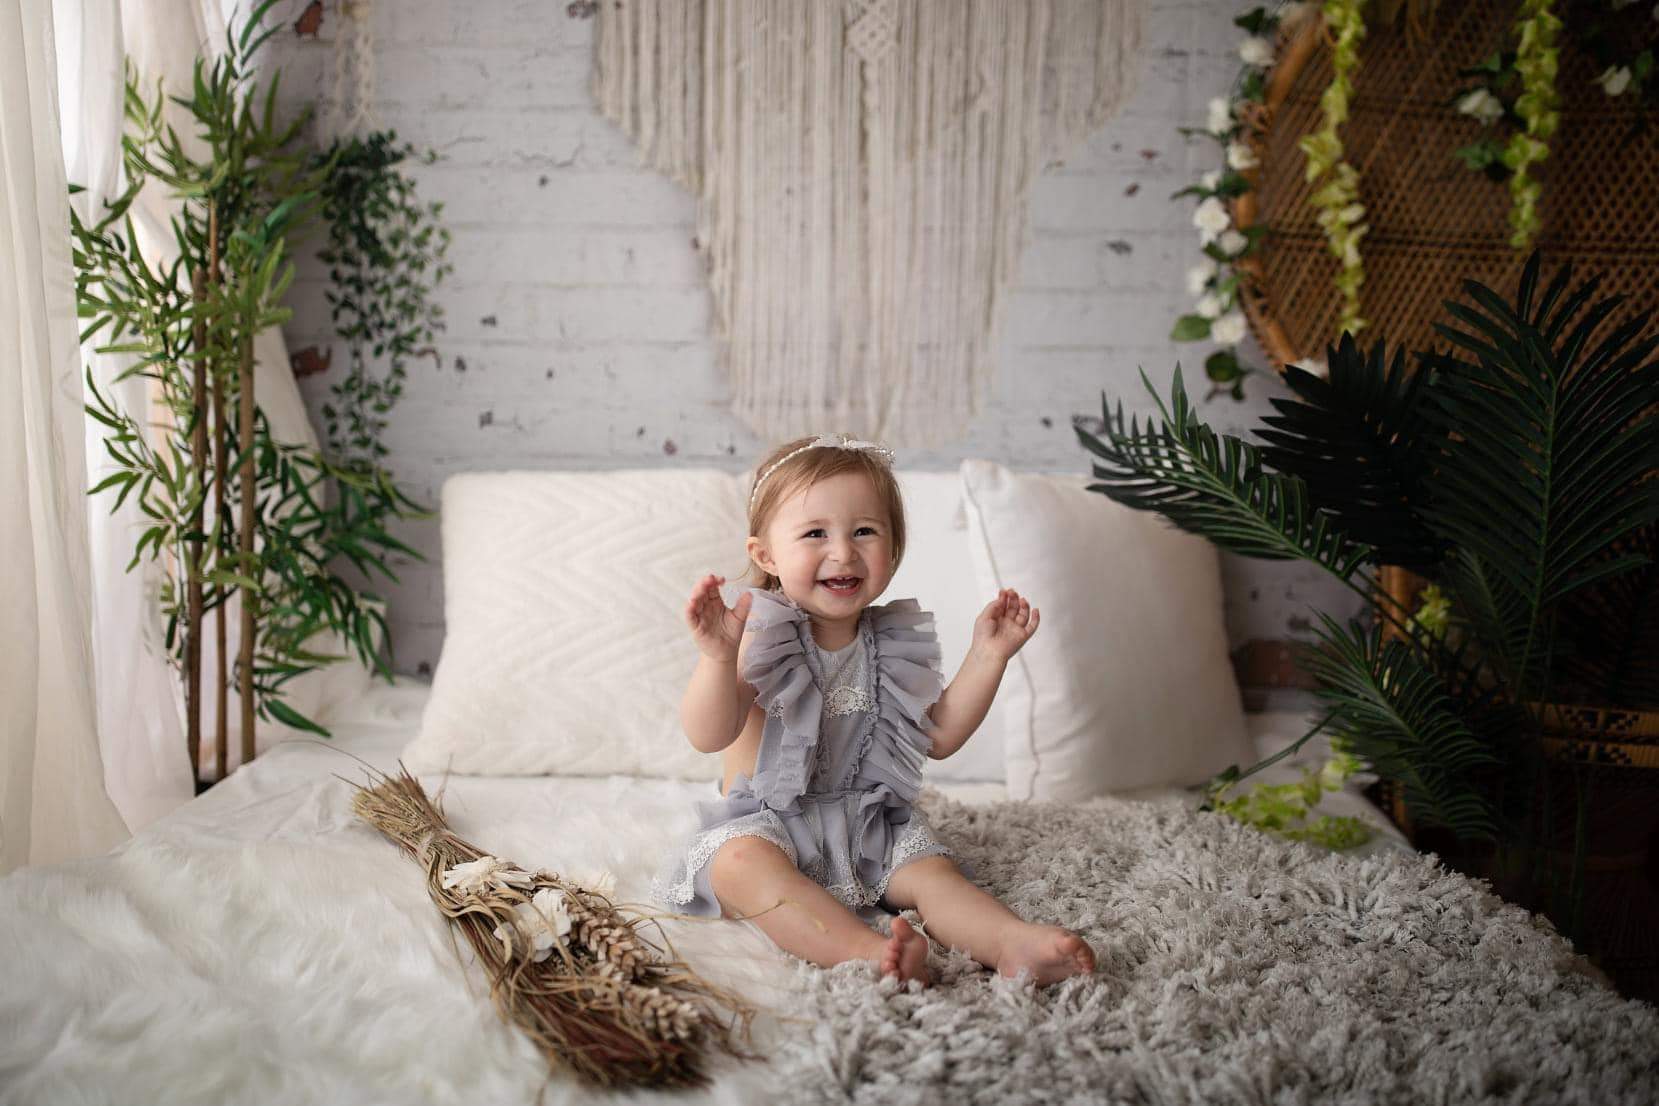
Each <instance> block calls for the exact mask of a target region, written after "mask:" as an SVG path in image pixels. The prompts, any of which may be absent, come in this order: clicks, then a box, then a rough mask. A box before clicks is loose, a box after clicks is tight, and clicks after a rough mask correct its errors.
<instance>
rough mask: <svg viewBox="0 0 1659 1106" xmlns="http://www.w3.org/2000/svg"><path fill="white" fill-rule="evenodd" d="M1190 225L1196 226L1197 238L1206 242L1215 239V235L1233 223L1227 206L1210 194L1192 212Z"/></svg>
mask: <svg viewBox="0 0 1659 1106" xmlns="http://www.w3.org/2000/svg"><path fill="white" fill-rule="evenodd" d="M1192 225H1193V226H1195V227H1197V228H1198V237H1199V240H1200V241H1202V242H1204V243H1205V244H1208V243H1210V242H1214V241H1215V236H1216V235H1218V234H1220V233H1221V232H1222V231H1224V230H1226V229H1227V228H1228V227H1230V226H1232V225H1233V220H1232V217H1231V216H1229V215H1228V214H1227V208H1226V206H1225V205H1224V204H1222V202H1221V201H1220V200H1219V199H1217V198H1216V197H1214V196H1210V197H1209V198H1207V199H1206V200H1205V201H1204V202H1203V203H1201V204H1199V205H1198V210H1197V211H1194V212H1193V213H1192Z"/></svg>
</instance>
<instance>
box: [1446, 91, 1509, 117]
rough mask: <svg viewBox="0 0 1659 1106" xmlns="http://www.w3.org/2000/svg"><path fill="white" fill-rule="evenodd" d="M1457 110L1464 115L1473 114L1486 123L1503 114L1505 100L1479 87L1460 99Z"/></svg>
mask: <svg viewBox="0 0 1659 1106" xmlns="http://www.w3.org/2000/svg"><path fill="white" fill-rule="evenodd" d="M1457 110H1458V111H1460V112H1462V113H1463V114H1464V115H1473V116H1474V117H1475V118H1476V119H1479V120H1480V121H1481V123H1482V125H1485V124H1487V123H1490V122H1492V121H1493V120H1494V119H1496V118H1498V116H1500V115H1502V114H1503V101H1501V100H1499V99H1498V98H1497V97H1496V96H1494V95H1492V94H1491V93H1490V92H1488V91H1487V90H1486V89H1484V88H1477V89H1475V90H1474V91H1473V92H1470V93H1468V94H1466V95H1465V96H1464V97H1463V98H1462V99H1460V100H1458V102H1457Z"/></svg>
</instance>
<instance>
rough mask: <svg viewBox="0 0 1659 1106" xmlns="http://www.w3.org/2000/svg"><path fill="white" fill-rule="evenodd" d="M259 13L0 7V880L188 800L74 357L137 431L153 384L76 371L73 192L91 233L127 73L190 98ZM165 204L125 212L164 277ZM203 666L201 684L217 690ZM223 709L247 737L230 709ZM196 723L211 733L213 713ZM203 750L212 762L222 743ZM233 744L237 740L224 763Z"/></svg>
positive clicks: (318, 695) (315, 692) (358, 672)
mask: <svg viewBox="0 0 1659 1106" xmlns="http://www.w3.org/2000/svg"><path fill="white" fill-rule="evenodd" d="M19 4H20V6H19ZM245 7H246V5H238V4H236V3H235V0H225V2H223V3H221V0H186V2H183V3H180V2H178V0H56V3H55V5H54V3H53V0H12V2H0V79H3V81H4V85H3V87H4V92H5V95H4V100H3V101H0V103H3V110H4V130H3V132H0V137H3V139H4V143H3V153H4V157H5V162H4V170H5V176H4V187H0V235H3V237H0V278H3V277H4V276H5V274H7V273H10V272H15V273H16V274H17V280H16V282H15V285H14V283H13V282H9V281H7V282H4V283H0V343H7V344H4V345H0V357H3V358H4V363H3V364H0V456H3V457H4V462H3V465H0V470H3V471H0V570H3V572H4V577H5V579H4V580H3V581H0V589H3V590H0V595H3V600H0V635H3V637H0V640H3V641H5V642H6V646H5V647H4V650H3V651H0V656H5V660H4V661H3V662H0V664H3V667H0V725H3V726H4V729H3V731H0V767H3V769H4V778H3V781H0V871H6V870H10V869H11V868H13V867H16V866H18V865H20V864H25V863H41V862H47V861H51V860H57V859H65V858H69V857H73V856H78V855H85V854H88V853H94V852H98V851H101V850H102V849H104V848H107V847H108V846H109V845H110V844H113V843H114V842H116V841H118V840H120V839H121V838H122V837H123V836H124V835H125V832H126V829H127V828H128V827H130V828H131V829H134V830H136V829H138V828H140V827H142V826H143V825H146V824H147V823H149V822H150V821H153V820H154V819H155V818H157V817H159V816H160V815H162V814H165V813H167V812H168V811H169V810H172V809H173V808H174V807H176V806H177V805H179V804H180V803H182V802H184V801H186V800H187V799H189V798H190V797H191V795H192V794H193V793H194V786H193V783H192V780H191V778H190V767H189V758H188V754H187V751H186V749H185V744H184V734H183V731H184V726H183V702H182V693H181V689H180V687H179V683H178V680H177V679H176V678H175V677H174V675H173V673H172V672H171V670H170V668H169V667H168V665H167V662H166V660H165V657H164V654H163V649H162V645H161V636H162V625H161V619H160V615H159V609H158V606H157V602H156V588H157V585H158V582H159V581H158V577H157V573H158V569H157V568H156V567H154V566H151V565H145V566H140V567H138V568H135V569H134V570H133V571H132V572H131V573H128V572H127V571H126V565H127V562H128V561H129V560H130V559H131V556H132V549H133V546H134V544H135V543H136V541H137V536H138V534H139V533H140V532H141V531H142V528H143V526H142V522H141V520H142V519H143V515H142V514H141V512H140V511H139V510H138V508H137V505H136V503H135V502H134V501H133V500H132V499H130V498H129V500H128V502H127V503H126V504H124V505H123V506H122V508H121V509H120V510H119V511H117V512H116V513H114V514H113V515H112V514H111V513H110V505H111V504H112V503H113V502H114V500H113V497H111V496H109V495H107V494H101V495H99V496H97V497H95V498H92V499H88V498H87V497H86V495H85V489H87V488H89V487H91V486H93V485H94V484H96V483H97V482H98V481H99V480H101V479H102V478H103V476H104V475H106V474H107V473H108V471H110V465H111V461H110V459H109V457H108V455H107V453H106V452H105V450H104V447H103V440H102V427H101V426H100V424H98V423H96V422H94V421H92V420H90V419H86V418H85V416H84V413H83V403H84V396H83V388H82V383H81V374H82V362H81V357H82V356H84V358H85V366H86V369H87V370H88V371H90V372H91V374H92V376H93V378H94V380H96V381H97V382H98V385H99V388H100V390H102V391H104V392H105V394H106V395H110V396H113V397H114V399H115V400H116V401H117V402H118V403H119V404H120V405H121V406H122V407H123V408H125V409H126V410H128V411H131V412H144V411H146V410H147V409H148V402H149V399H148V396H147V395H146V390H145V389H146V382H145V381H144V380H143V379H142V378H139V377H133V378H129V379H128V380H125V381H122V382H121V383H120V384H116V383H114V378H115V377H116V376H117V375H119V373H120V372H121V371H122V370H123V369H125V368H126V367H127V365H128V364H129V363H130V362H129V361H127V360H125V359H123V358H121V357H119V356H111V355H101V354H96V353H93V352H92V350H91V349H90V348H89V349H86V350H82V351H80V356H77V351H76V348H75V336H76V329H77V325H78V324H77V320H76V319H75V316H74V303H73V287H74V285H73V274H72V271H71V268H70V257H69V239H68V215H67V211H68V202H69V201H68V200H67V199H66V195H65V180H66V179H67V180H73V181H74V182H75V183H77V184H80V185H83V186H84V187H86V188H87V192H86V193H84V194H81V195H78V196H76V197H74V198H73V202H74V203H75V204H76V205H77V206H78V208H79V210H80V212H81V214H82V216H83V218H89V219H90V218H93V217H96V215H97V213H98V212H99V211H100V210H101V209H102V205H103V202H104V201H105V200H106V199H108V198H109V197H112V196H114V195H117V194H118V193H119V192H120V191H121V189H122V187H123V185H124V183H125V182H124V180H123V176H122V171H121V164H120V158H121V154H120V136H121V129H122V124H123V120H122V104H123V85H124V69H123V58H124V57H130V58H131V59H132V61H133V63H134V64H135V66H136V67H137V69H138V71H139V73H140V74H141V75H142V77H143V80H144V83H145V87H146V89H148V90H150V92H149V94H150V95H153V94H154V93H153V90H154V88H155V82H156V80H157V79H158V78H159V79H161V80H162V81H163V82H164V85H165V87H166V88H167V89H168V91H170V92H176V93H186V92H188V89H189V87H190V79H191V70H192V66H193V64H194V61H195V58H196V57H197V55H198V53H202V54H205V55H206V56H210V57H211V56H212V55H213V53H214V52H216V51H217V50H219V49H221V48H222V46H223V43H224V41H225V28H226V21H227V15H228V13H230V12H232V11H236V10H238V9H242V10H243V11H242V13H243V14H245ZM54 25H55V26H54ZM54 58H55V60H56V65H55V66H54V65H53V60H54ZM54 69H55V70H56V75H55V80H54ZM54 101H56V102H54ZM169 110H171V111H172V112H174V115H173V117H172V119H171V121H172V122H173V123H174V125H175V126H176V127H178V129H179V131H180V133H181V134H184V135H186V136H189V135H191V134H193V131H194V128H193V127H192V126H191V124H190V123H189V122H188V120H187V119H184V118H182V117H181V112H182V109H178V108H176V107H170V109H169ZM60 121H61V125H60ZM60 150H61V153H60ZM173 202H174V201H173V200H172V198H171V197H169V196H168V195H167V194H166V192H165V190H164V189H160V188H151V189H148V190H146V192H145V194H144V195H143V196H141V197H140V199H139V201H138V202H137V203H136V204H135V205H134V208H133V218H134V221H135V223H136V224H137V226H138V228H139V237H140V241H141V242H142V243H143V246H144V249H145V253H146V254H147V255H148V256H149V257H150V259H151V261H152V263H153V264H158V263H160V262H162V261H164V260H165V259H166V258H167V257H168V256H169V255H170V253H171V251H172V249H173V243H172V235H171V232H170V231H169V229H168V216H169V212H170V211H171V208H172V204H173ZM255 357H256V362H257V368H256V373H255V381H256V383H255V390H256V393H257V400H258V402H259V405H260V407H261V408H262V409H263V410H264V411H265V413H266V416H267V418H268V419H269V421H270V426H271V428H272V433H273V435H274V436H275V437H276V438H278V439H279V440H282V441H289V442H297V443H304V444H308V445H315V444H316V437H315V434H314V432H313V430H312V428H311V426H310V424H309V422H308V421H307V418H306V415H305V408H304V404H303V402H302V401H301V399H300V395H299V390H298V388H297V387H296V385H295V382H294V379H293V375H292V373H291V372H290V370H289V367H288V357H287V351H286V349H285V348H284V346H283V342H282V336H281V333H280V332H279V331H275V330H273V331H270V332H268V333H266V334H264V335H261V336H260V338H259V340H258V341H257V342H256V343H255ZM230 615H231V617H230V627H231V638H232V640H231V643H230V649H231V650H232V651H233V652H234V650H235V641H234V638H235V629H234V628H235V626H236V625H237V622H236V618H235V614H234V611H232V612H230ZM329 644H334V645H337V644H338V642H337V639H335V640H334V641H333V642H330V643H329ZM211 645H212V642H211V639H210V640H209V641H208V646H209V648H208V650H207V651H206V652H207V656H206V658H205V663H204V671H206V672H212V671H213V656H212V649H211ZM323 647H324V648H326V647H328V646H327V645H323ZM366 685H367V675H366V673H365V671H364V670H363V669H362V667H361V666H359V665H357V664H356V663H354V662H352V663H342V664H338V665H334V666H331V668H329V669H327V670H325V671H324V672H322V673H316V674H313V675H311V676H307V677H302V678H301V679H300V680H296V681H294V682H292V683H290V684H288V685H287V686H286V687H285V691H287V692H288V693H289V694H288V695H287V699H288V701H289V702H290V703H292V704H293V705H294V706H295V707H296V708H297V709H300V710H301V711H303V712H305V713H308V714H311V715H313V716H314V717H315V716H319V715H321V714H323V713H325V712H324V711H322V710H321V709H320V708H321V707H323V705H324V704H325V703H326V702H329V701H340V700H343V699H347V698H349V697H350V696H351V695H353V694H355V693H357V692H359V691H360V690H362V689H363V688H364V687H365V686H366ZM230 707H231V711H232V715H231V716H232V718H233V719H234V718H235V717H236V707H235V701H234V696H233V697H232V702H231V704H230ZM203 717H204V720H211V718H212V717H213V704H212V703H211V702H208V703H205V704H204V711H203ZM208 736H209V738H210V740H209V741H207V742H205V743H204V744H205V745H206V746H207V750H206V751H208V752H210V751H211V744H212V743H211V730H209V735H208ZM283 736H287V732H286V730H285V728H284V727H279V726H274V725H273V726H270V727H266V726H265V725H264V724H261V728H260V733H259V739H260V745H261V746H262V747H263V746H264V745H267V744H269V743H270V742H271V741H272V740H276V739H280V738H281V737H283ZM238 745H239V742H238V741H237V739H236V737H235V735H234V734H233V736H232V740H231V748H232V750H233V751H234V750H235V749H236V748H237V747H238ZM123 822H124V823H125V825H123Z"/></svg>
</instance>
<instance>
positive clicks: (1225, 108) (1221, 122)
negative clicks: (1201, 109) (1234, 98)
mask: <svg viewBox="0 0 1659 1106" xmlns="http://www.w3.org/2000/svg"><path fill="white" fill-rule="evenodd" d="M1232 129H1233V105H1232V104H1229V103H1228V102H1227V101H1226V99H1224V98H1223V97H1220V96H1217V97H1216V98H1215V99H1213V100H1211V101H1210V133H1211V134H1226V133H1227V132H1228V131H1230V130H1232Z"/></svg>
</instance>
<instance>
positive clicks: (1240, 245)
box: [1216, 228, 1250, 257]
mask: <svg viewBox="0 0 1659 1106" xmlns="http://www.w3.org/2000/svg"><path fill="white" fill-rule="evenodd" d="M1249 244H1250V239H1248V238H1246V237H1245V236H1244V235H1243V234H1242V233H1241V232H1239V231H1236V230H1233V229H1232V228H1228V229H1227V230H1224V231H1222V232H1221V237H1220V238H1218V239H1216V245H1218V246H1220V247H1221V252H1222V253H1224V254H1226V255H1227V256H1228V257H1237V256H1238V255H1239V254H1241V253H1243V252H1244V248H1245V247H1246V246H1248V245H1249Z"/></svg>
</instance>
